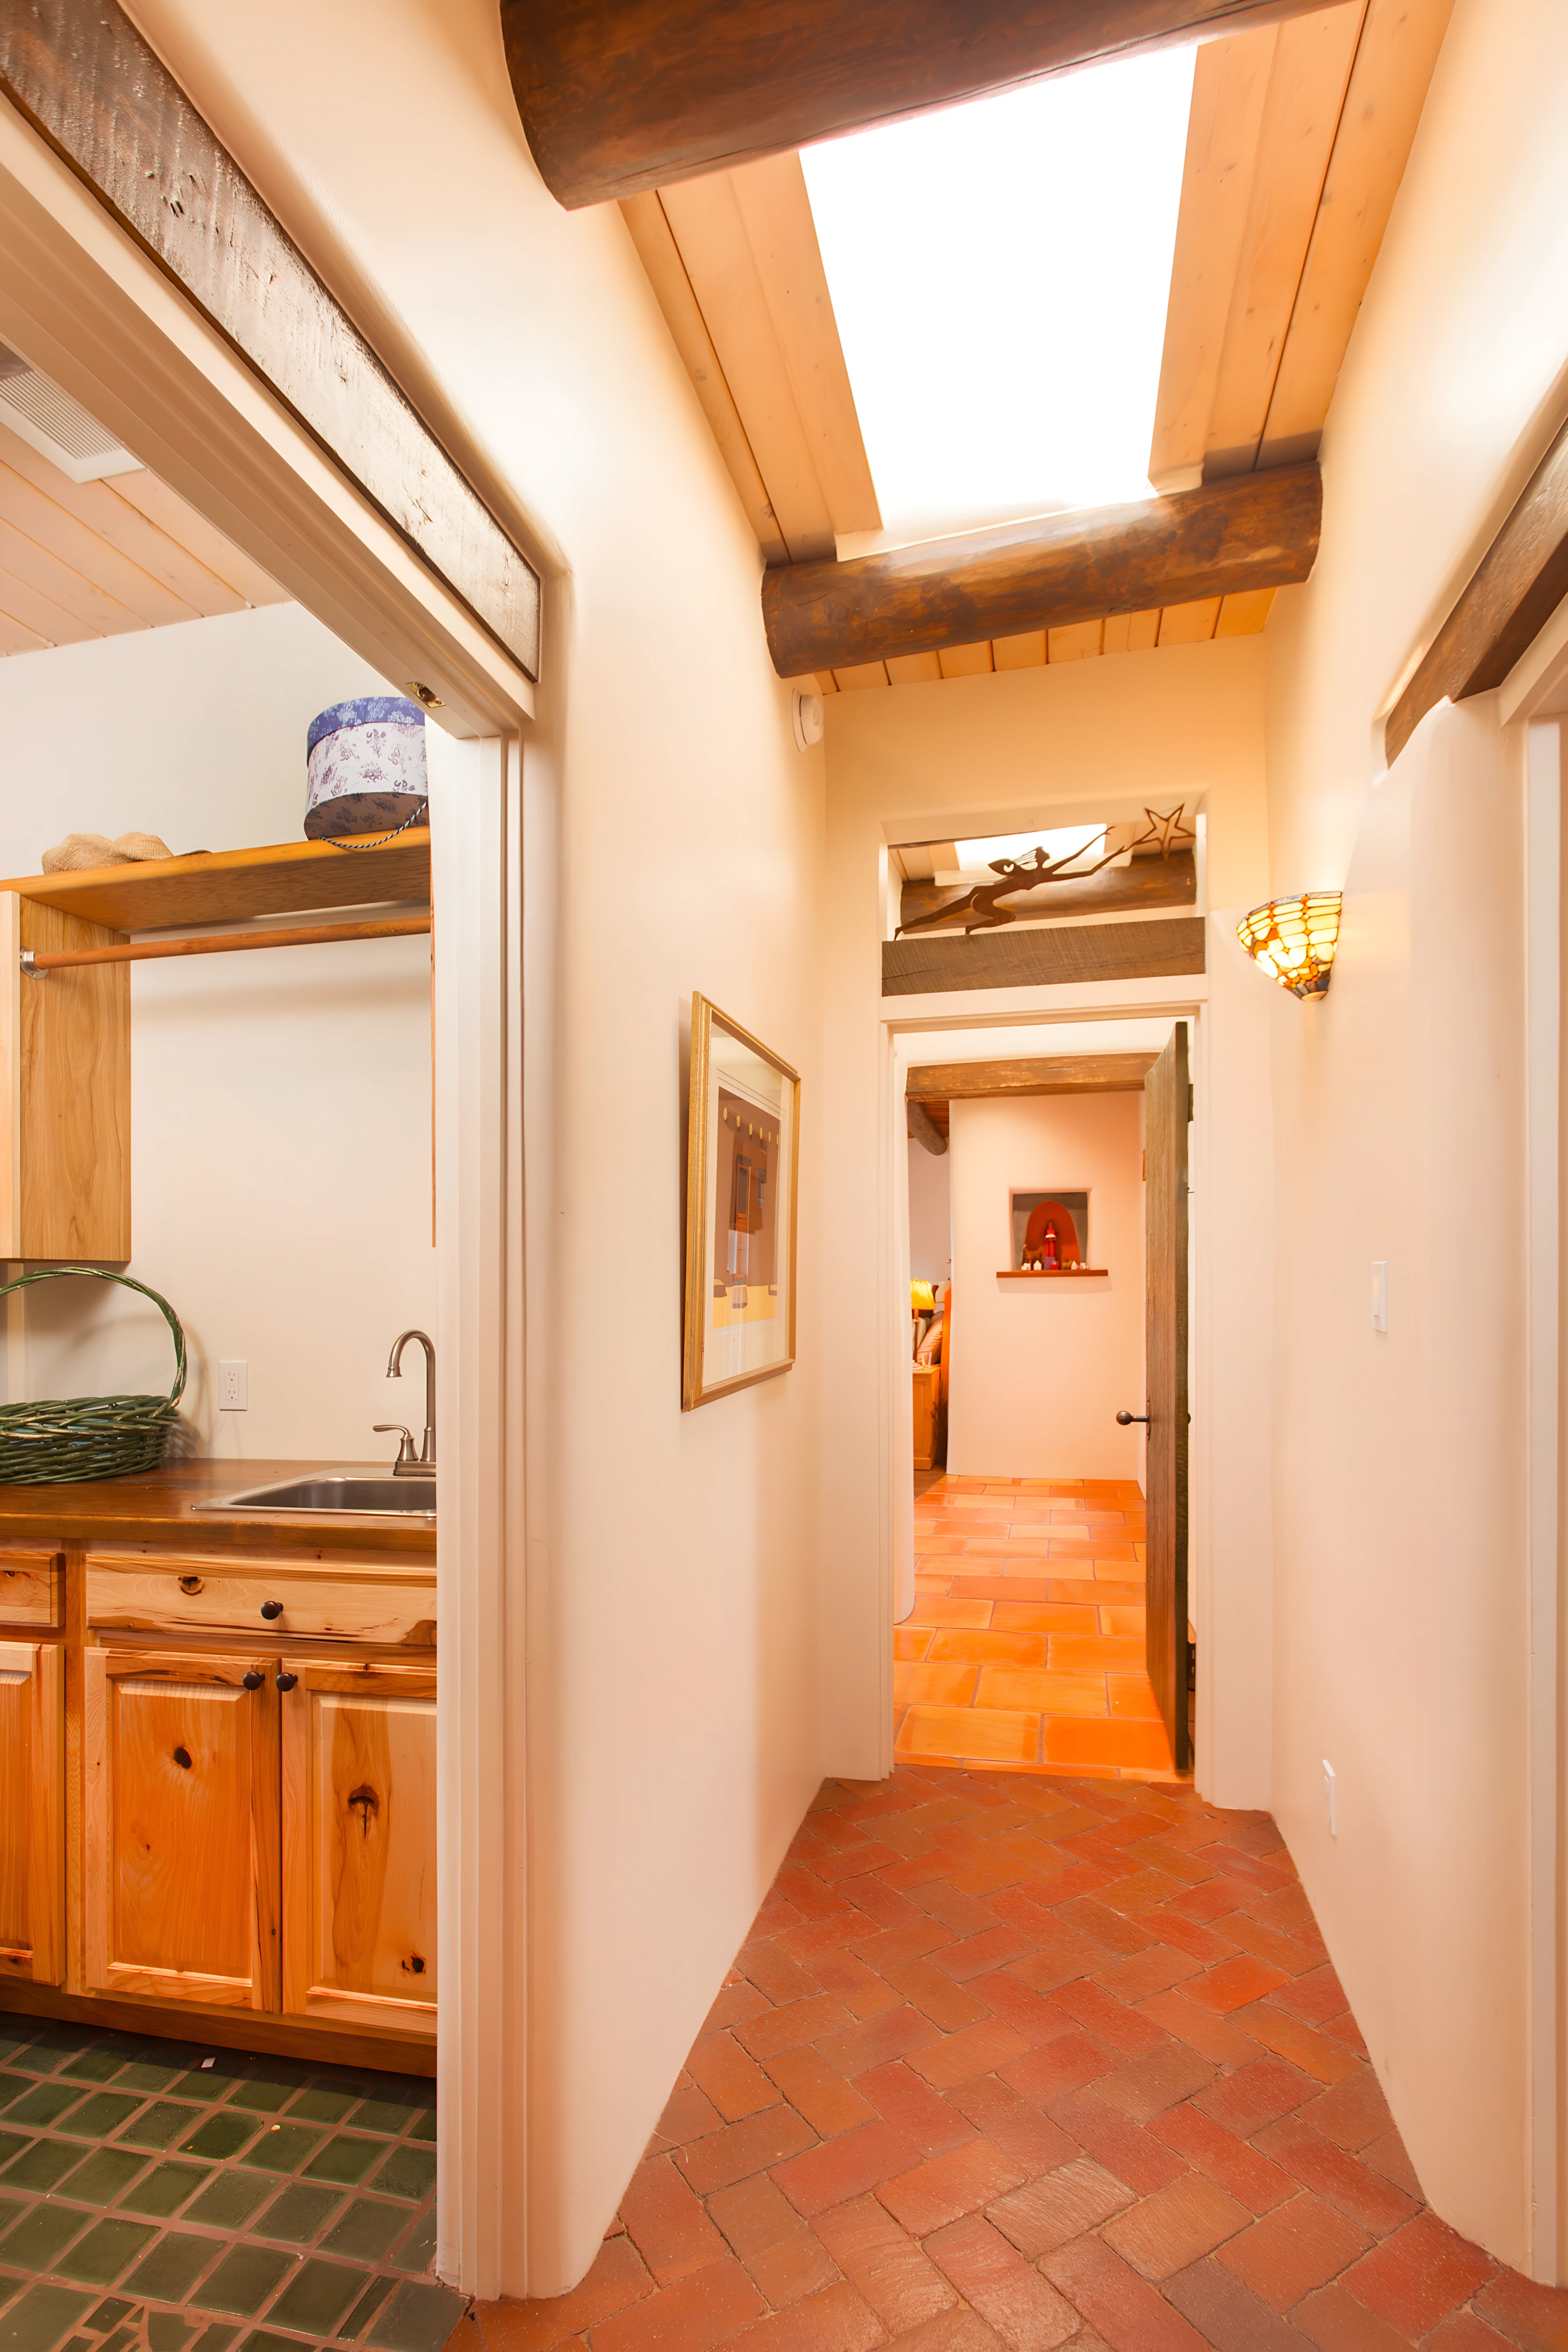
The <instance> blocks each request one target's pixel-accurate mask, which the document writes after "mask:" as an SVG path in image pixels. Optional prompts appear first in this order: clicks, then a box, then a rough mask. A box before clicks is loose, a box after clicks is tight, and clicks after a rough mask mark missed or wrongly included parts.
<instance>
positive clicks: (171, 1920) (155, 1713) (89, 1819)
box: [83, 1649, 279, 2010]
mask: <svg viewBox="0 0 1568 2352" xmlns="http://www.w3.org/2000/svg"><path fill="white" fill-rule="evenodd" d="M83 1666H84V1684H85V1688H84V1702H85V1703H84V1723H83V1750H84V1764H85V1789H84V1822H83V1829H84V1837H83V1847H84V1873H83V1877H84V1907H85V1915H86V1916H85V1924H86V1944H87V1953H86V1959H87V1982H88V1987H89V1990H91V1991H94V1992H117V1993H120V1992H124V1993H139V1994H143V1995H149V1996H151V1997H152V1998H153V1999H155V2000H193V2001H207V2002H213V2003H215V2004H217V2005H219V2006H221V2007H224V2008H231V2009H260V2010H276V2009H277V2005H278V1992H279V1951H278V1921H277V1894H278V1876H279V1863H278V1847H277V1770H278V1763H277V1687H276V1683H275V1676H276V1675H277V1658H276V1657H271V1658H265V1657H264V1658H256V1657H214V1656H210V1655H206V1654H195V1653H191V1654H178V1653H175V1654H171V1653H169V1652H166V1651H159V1652H149V1651H145V1650H143V1651H117V1650H91V1649H89V1650H88V1651H87V1652H86V1654H85V1655H84V1659H83Z"/></svg>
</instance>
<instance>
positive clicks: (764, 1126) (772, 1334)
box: [681, 995, 800, 1412]
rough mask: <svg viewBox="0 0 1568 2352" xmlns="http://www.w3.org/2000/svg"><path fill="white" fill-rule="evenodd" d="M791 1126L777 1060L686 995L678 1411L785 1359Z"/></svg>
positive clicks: (787, 1087) (790, 1096)
mask: <svg viewBox="0 0 1568 2352" xmlns="http://www.w3.org/2000/svg"><path fill="white" fill-rule="evenodd" d="M799 1167H800V1078H799V1076H797V1074H796V1072H795V1071H793V1070H792V1069H791V1068H790V1067H789V1063H788V1062H786V1061H783V1060H781V1059H780V1058H779V1055H777V1054H775V1053H771V1052H770V1051H769V1050H768V1047H767V1046H766V1045H763V1044H762V1043H761V1041H760V1040H759V1039H758V1038H756V1037H753V1036H751V1035H750V1034H748V1033H747V1031H746V1030H744V1029H742V1028H741V1026H740V1025H739V1024H738V1023H737V1022H735V1021H731V1020H730V1019H729V1017H728V1015H727V1014H726V1013H721V1012H720V1011H719V1009H718V1007H717V1006H716V1004H710V1003H708V1001H707V999H706V996H695V995H694V996H693V998H692V1067H691V1114H690V1123H689V1126H688V1129H687V1138H686V1297H685V1357H684V1364H683V1372H682V1381H681V1408H682V1410H683V1412H691V1411H692V1409H693V1407H694V1406H695V1405H699V1404H711V1403H712V1402H713V1401H714V1399H715V1398H716V1397H721V1396H728V1395H729V1394H730V1392H731V1391H733V1390H735V1389H744V1388H749V1387H750V1386H751V1384H752V1382H753V1381H768V1380H771V1379H772V1378H773V1376H774V1374H775V1373H776V1372H787V1371H788V1370H789V1367H790V1365H791V1364H792V1363H793V1362H794V1360H795V1193H796V1184H797V1180H798V1173H799Z"/></svg>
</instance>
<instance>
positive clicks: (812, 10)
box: [501, 0, 1322, 207]
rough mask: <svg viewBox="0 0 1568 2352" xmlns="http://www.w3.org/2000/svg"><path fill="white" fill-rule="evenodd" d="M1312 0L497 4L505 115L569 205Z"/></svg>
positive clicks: (1283, 13) (518, 0) (1258, 21)
mask: <svg viewBox="0 0 1568 2352" xmlns="http://www.w3.org/2000/svg"><path fill="white" fill-rule="evenodd" d="M1321 6H1322V0H862V5H860V6H859V7H854V8H850V7H846V6H844V5H843V0H737V5H733V6H729V7H727V8H722V9H716V8H715V7H714V6H713V5H712V0H501V31H502V36H503V38H504V40H505V43H506V51H507V68H508V69H509V71H510V74H511V78H512V89H513V92H514V94H515V96H516V99H517V110H518V112H519V113H520V115H521V116H522V119H523V128H524V130H525V131H527V133H528V144H529V146H530V147H531V149H532V150H533V155H534V161H535V162H536V163H538V167H539V170H540V172H541V173H542V174H543V176H544V180H545V184H546V185H547V186H548V187H549V189H550V191H551V193H552V194H554V195H555V196H556V198H557V199H558V201H559V203H561V204H563V205H568V206H569V207H576V206H578V205H594V204H603V203H605V202H607V201H608V200H609V199H610V198H612V197H620V196H630V195H635V194H639V193H640V192H641V191H642V190H643V189H647V188H662V187H667V186H669V185H670V184H672V183H673V182H674V181H677V180H685V179H691V178H694V177H695V176H697V175H698V174H700V173H705V172H713V171H716V170H718V169H720V168H728V167H729V166H731V165H734V164H737V163H747V162H749V161H751V160H753V159H755V158H756V157H758V156H762V155H777V154H781V153H783V152H786V151H787V150H788V149H789V148H793V147H802V146H805V145H806V144H807V143H808V142H810V141H811V140H814V139H825V138H831V137H832V136H833V135H834V134H835V133H839V132H842V131H859V130H863V129H864V128H866V127H867V125H869V124H871V123H874V122H886V121H896V120H898V119H900V118H901V117H904V116H908V115H912V114H924V113H927V112H929V111H930V110H931V109H932V108H934V107H939V106H950V105H952V104H953V103H954V102H955V101H956V100H963V99H970V98H981V97H984V96H986V95H988V93H989V92H991V91H993V90H999V89H1009V88H1010V87H1012V86H1013V85H1014V84H1016V83H1019V82H1023V81H1032V80H1037V79H1040V77H1041V76H1043V75H1046V74H1053V73H1065V72H1067V71H1069V70H1070V69H1071V68H1073V67H1075V66H1083V65H1092V64H1094V63H1096V62H1099V61H1103V60H1106V59H1109V58H1118V57H1124V56H1127V55H1129V54H1130V53H1132V52H1134V51H1135V50H1139V49H1151V48H1159V47H1165V46H1166V45H1167V44H1170V43H1172V42H1178V41H1190V40H1192V39H1194V38H1195V37H1200V36H1202V35H1205V34H1207V35H1210V36H1212V35H1214V34H1218V33H1222V32H1230V31H1233V30H1236V29H1238V28H1239V27H1241V26H1252V25H1263V24H1277V23H1279V22H1281V21H1282V20H1284V19H1286V18H1288V17H1292V16H1308V15H1311V14H1312V13H1313V11H1314V10H1316V9H1318V8H1320V7H1321Z"/></svg>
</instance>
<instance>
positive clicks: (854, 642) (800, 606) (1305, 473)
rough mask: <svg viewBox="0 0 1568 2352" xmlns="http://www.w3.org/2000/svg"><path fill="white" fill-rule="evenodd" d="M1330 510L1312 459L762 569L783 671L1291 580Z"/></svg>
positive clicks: (845, 664) (768, 619)
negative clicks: (1128, 502) (917, 541)
mask: <svg viewBox="0 0 1568 2352" xmlns="http://www.w3.org/2000/svg"><path fill="white" fill-rule="evenodd" d="M1321 520H1322V479H1321V478H1320V476H1319V473H1318V469H1317V467H1316V466H1315V465H1306V466H1281V467H1275V468H1273V469H1272V470H1270V471H1269V472H1267V473H1260V474H1237V475H1233V476H1232V477H1230V478H1228V480H1224V481H1218V482H1210V483H1207V484H1206V485H1205V486H1204V488H1202V489H1198V490H1189V491H1186V492H1184V493H1183V494H1182V495H1181V496H1180V497H1177V498H1168V499H1145V500H1144V501H1143V502H1141V503H1140V504H1138V505H1136V506H1124V507H1100V508H1095V509H1091V510H1087V511H1081V512H1078V513H1073V514H1064V515H1051V516H1048V517H1046V518H1045V519H1044V520H1038V521H1034V522H1028V523H1012V524H1009V525H1008V526H1007V528H1005V529H1003V530H987V531H974V532H970V533H968V534H967V535H966V536H965V537H964V538H962V539H949V540H934V541H928V542H926V543H925V544H924V545H922V546H918V547H900V548H894V549H892V550H890V551H888V552H887V553H885V554H882V555H863V556H859V557H857V558H856V559H855V560H854V561H853V562H849V563H830V562H822V563H793V564H787V565H783V566H781V567H779V569H778V570H775V571H771V572H766V573H765V574H764V576H763V583H762V612H763V618H764V621H765V623H766V625H767V629H768V651H769V652H770V653H771V654H772V656H773V663H774V667H775V668H776V669H777V670H778V672H779V677H804V676H805V675H806V674H807V672H809V671H813V670H826V669H842V668H849V667H853V666H855V665H857V664H859V663H862V662H877V661H885V660H886V659H887V658H888V656H889V655H894V654H923V653H940V652H942V651H943V650H944V649H945V648H946V647H947V646H969V645H975V644H977V643H978V642H979V641H980V640H981V639H982V638H985V637H1005V636H1017V635H1021V634H1022V633H1023V632H1024V631H1025V630H1026V629H1058V628H1065V627H1067V626H1068V625H1070V624H1071V623H1072V622H1075V621H1096V620H1101V619H1103V618H1105V617H1107V616H1108V615H1109V614H1113V613H1143V612H1147V611H1150V610H1151V609H1152V608H1153V607H1155V606H1156V605H1163V604H1193V603H1196V602H1197V601H1199V600H1200V599H1202V598H1204V597H1209V596H1232V595H1238V594H1240V593H1243V592H1245V591H1246V590H1248V589H1252V588H1284V587H1290V586H1292V585H1294V584H1296V583H1299V582H1301V581H1303V580H1305V579H1306V577H1307V575H1308V573H1309V572H1311V571H1312V563H1313V560H1314V558H1315V557H1316V554H1317V549H1318V530H1319V526H1320V523H1321Z"/></svg>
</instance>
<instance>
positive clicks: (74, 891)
mask: <svg viewBox="0 0 1568 2352" xmlns="http://www.w3.org/2000/svg"><path fill="white" fill-rule="evenodd" d="M364 837H365V838H368V839H370V840H371V841H374V840H377V839H378V838H379V836H378V835H375V834H371V835H368V836H364ZM0 890H15V891H16V893H17V895H18V896H19V897H20V898H28V899H31V900H32V901H33V902H34V903H35V904H36V905H38V906H43V907H53V908H57V910H58V912H59V913H61V914H62V915H80V916H84V917H85V918H86V919H87V920H88V921H89V922H93V923H103V924H105V925H107V926H108V928H109V929H110V930H115V931H157V930H168V929H173V928H174V927H175V926H177V925H186V924H194V923H232V922H235V921H243V920H244V919H246V917H248V916H253V915H297V914H308V913H312V912H314V911H316V910H317V909H318V908H324V907H371V906H377V907H380V906H388V905H408V904H419V905H422V904H423V903H424V901H426V900H427V899H428V898H429V897H430V832H429V828H428V827H427V826H423V825H421V826H419V827H418V828H416V829H415V830H413V831H412V832H409V833H400V834H399V835H398V836H397V838H396V840H395V841H389V842H388V843H387V844H386V846H385V847H384V848H380V849H360V850H344V849H340V848H338V847H337V846H336V845H334V844H333V843H331V842H329V841H283V842H278V843H277V844H276V845H273V846H271V847H269V848H265V849H220V850H214V851H211V852H207V851H199V852H197V854H196V855H195V856H190V857H167V858H162V857H161V858H150V859H148V860H146V861H145V862H143V863H141V864H139V865H134V866H89V867H88V868H87V869H86V870H85V871H84V872H82V873H80V874H22V875H18V876H17V877H16V878H15V879H14V880H12V881H9V882H0Z"/></svg>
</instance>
